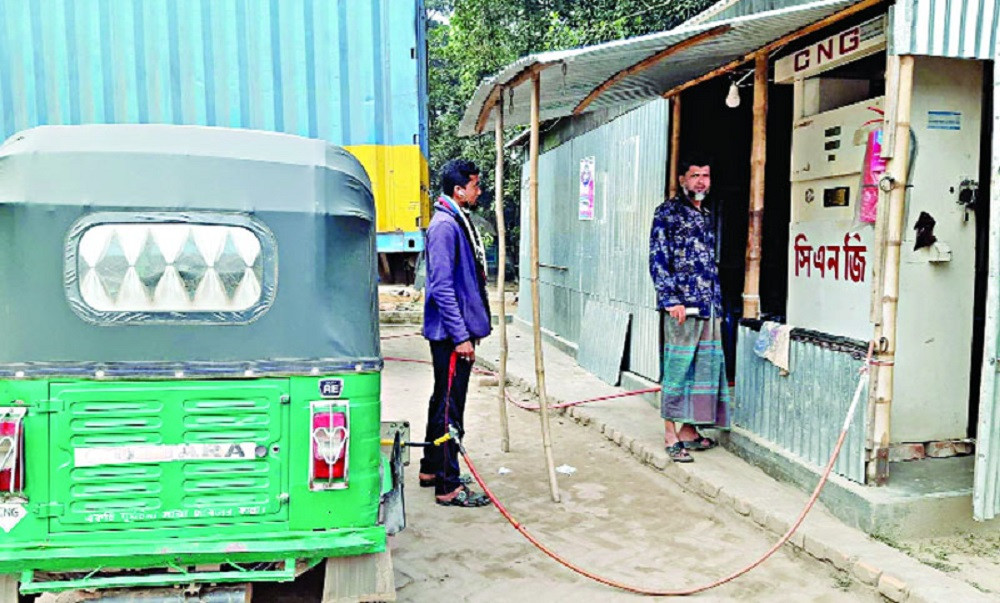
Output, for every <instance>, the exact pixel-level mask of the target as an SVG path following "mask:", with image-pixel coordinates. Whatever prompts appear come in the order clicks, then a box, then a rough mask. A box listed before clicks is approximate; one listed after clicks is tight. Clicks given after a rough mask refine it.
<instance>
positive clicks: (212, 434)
mask: <svg viewBox="0 0 1000 603" xmlns="http://www.w3.org/2000/svg"><path fill="white" fill-rule="evenodd" d="M51 394H52V398H53V400H52V404H53V407H54V408H55V409H56V412H53V413H52V415H51V417H52V418H51V424H50V428H51V433H52V442H53V443H54V444H53V449H52V454H51V456H50V459H51V460H50V463H51V464H50V476H51V477H50V479H51V480H52V481H51V488H52V493H53V501H54V502H55V507H56V511H55V512H54V513H53V515H54V518H53V522H52V530H53V531H54V532H59V531H81V530H107V529H122V528H123V527H126V526H134V527H138V526H141V527H144V528H152V527H166V526H178V525H197V524H201V525H205V524H218V523H230V524H231V523H242V524H246V523H255V522H260V521H275V520H283V519H286V518H287V512H288V506H287V505H285V504H284V501H283V499H282V496H281V493H282V492H287V486H286V484H287V479H288V476H287V467H286V466H285V465H286V463H283V462H282V455H283V454H285V452H284V451H285V450H287V446H286V445H285V443H286V442H285V440H286V434H285V431H286V429H285V427H283V426H284V425H287V420H285V418H284V417H283V416H282V413H283V410H284V409H286V408H287V405H283V404H282V402H283V400H286V399H287V395H288V381H287V380H285V379H261V380H256V381H200V382H199V381H194V382H192V381H189V382H172V383H165V382H162V381H161V382H142V383H136V382H132V383H127V382H118V383H114V382H107V383H102V382H93V381H89V382H79V383H69V384H53V385H52V388H51Z"/></svg>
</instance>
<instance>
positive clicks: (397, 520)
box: [379, 432, 406, 536]
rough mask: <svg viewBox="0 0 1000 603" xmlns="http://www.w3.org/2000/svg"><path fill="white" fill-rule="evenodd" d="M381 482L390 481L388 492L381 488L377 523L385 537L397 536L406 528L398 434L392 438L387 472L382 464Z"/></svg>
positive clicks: (401, 461)
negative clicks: (379, 524)
mask: <svg viewBox="0 0 1000 603" xmlns="http://www.w3.org/2000/svg"><path fill="white" fill-rule="evenodd" d="M383 472H384V473H387V474H388V475H383V481H386V480H391V481H390V483H389V490H388V491H385V488H383V493H382V500H381V502H380V504H379V523H381V524H382V525H384V526H385V533H386V534H387V535H390V536H391V535H393V534H398V533H399V532H401V531H403V529H404V528H406V500H405V498H404V496H403V444H402V442H401V441H400V434H399V433H398V432H397V433H396V434H395V436H394V437H393V442H392V451H391V453H390V455H389V459H388V470H387V471H386V470H385V464H384V463H383Z"/></svg>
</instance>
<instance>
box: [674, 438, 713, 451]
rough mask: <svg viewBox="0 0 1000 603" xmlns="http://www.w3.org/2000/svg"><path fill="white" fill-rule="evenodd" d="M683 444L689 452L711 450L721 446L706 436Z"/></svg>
mask: <svg viewBox="0 0 1000 603" xmlns="http://www.w3.org/2000/svg"><path fill="white" fill-rule="evenodd" d="M683 444H684V447H685V448H687V449H688V450H711V449H712V448H715V447H716V446H718V445H719V443H718V442H716V441H715V440H713V439H712V438H706V437H704V436H701V437H699V438H698V439H697V440H690V441H688V442H683Z"/></svg>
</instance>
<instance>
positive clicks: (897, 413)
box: [776, 57, 983, 442]
mask: <svg viewBox="0 0 1000 603" xmlns="http://www.w3.org/2000/svg"><path fill="white" fill-rule="evenodd" d="M843 64H844V63H843V62H841V63H838V66H839V65H843ZM777 72H778V68H777V67H776V73H777ZM982 78H983V72H982V63H979V62H973V61H964V60H955V59H940V58H930V57H916V58H915V64H914V86H913V101H912V116H911V127H912V131H913V135H914V140H915V146H914V147H913V149H912V157H911V161H912V167H911V178H910V188H909V195H908V198H907V202H906V210H905V224H904V228H903V242H902V250H901V262H900V296H899V306H898V317H897V342H896V373H895V379H894V388H895V395H894V400H893V406H892V428H891V429H892V432H891V438H892V441H893V442H927V441H933V440H946V439H956V438H964V437H965V436H966V428H967V421H968V408H969V374H970V368H971V367H970V364H971V351H972V327H973V324H972V312H973V291H974V280H975V239H976V236H975V232H976V229H975V216H974V213H973V212H972V211H970V210H969V204H970V203H971V202H972V201H974V199H975V196H976V194H977V192H976V190H975V188H976V187H975V180H976V179H977V178H976V175H977V174H978V173H979V153H980V149H979V147H980V132H981V123H980V119H981V115H980V114H981V108H982V86H983V79H982ZM823 80H824V78H823V73H822V72H819V73H818V74H816V75H814V76H813V77H811V78H810V79H806V78H799V79H794V80H793V81H794V85H795V86H796V91H795V99H796V108H795V115H796V121H795V123H794V128H793V134H792V162H791V165H792V168H791V174H790V178H791V185H792V186H791V194H792V199H791V223H790V226H789V228H790V232H789V235H790V236H789V250H788V253H789V264H788V265H789V268H788V276H789V278H788V306H787V315H788V316H787V318H788V324H790V325H792V326H795V327H803V328H808V329H813V330H817V331H822V332H825V333H829V334H831V335H838V336H847V337H852V338H855V339H860V340H863V341H867V340H869V339H871V338H872V336H873V328H874V327H873V325H872V324H871V322H870V310H871V303H872V287H873V285H874V283H873V280H874V279H873V274H874V272H873V269H874V264H875V261H876V259H877V257H876V254H875V248H874V243H875V234H874V227H873V226H872V225H871V224H868V223H864V222H860V221H858V220H857V218H856V216H857V208H858V202H859V200H860V192H861V182H862V169H863V164H864V162H865V149H866V143H867V142H868V137H867V134H868V132H869V131H870V130H871V127H870V125H869V126H865V122H868V121H869V120H873V119H875V120H880V119H881V116H880V115H879V114H878V113H877V112H876V111H875V110H874V109H881V108H882V106H883V104H884V99H883V98H882V97H881V96H878V97H873V98H867V99H861V100H857V101H856V102H852V103H851V104H847V105H844V106H838V105H839V104H840V103H842V102H843V101H844V99H848V100H853V99H857V95H858V94H859V93H860V91H861V90H863V86H861V85H859V84H858V83H857V82H856V81H855V82H850V83H848V82H845V81H843V80H841V79H840V78H829V81H823ZM830 107H835V108H830ZM824 109H828V110H824ZM886 204H887V196H886V195H885V194H881V195H879V202H878V211H883V210H884V209H885V205H886ZM921 213H926V214H927V215H929V216H930V217H931V218H933V221H934V228H933V235H934V237H936V241H935V242H934V243H933V244H930V245H926V246H924V247H922V248H921V249H917V250H915V249H914V244H915V242H916V234H917V231H916V230H915V228H914V227H915V225H916V222H917V220H918V219H920V216H921ZM793 370H794V368H793Z"/></svg>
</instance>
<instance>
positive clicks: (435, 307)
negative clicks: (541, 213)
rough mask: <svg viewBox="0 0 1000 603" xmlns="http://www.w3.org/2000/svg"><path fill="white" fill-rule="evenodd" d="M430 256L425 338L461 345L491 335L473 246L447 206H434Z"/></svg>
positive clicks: (428, 233)
mask: <svg viewBox="0 0 1000 603" xmlns="http://www.w3.org/2000/svg"><path fill="white" fill-rule="evenodd" d="M426 254H427V288H426V299H425V300H424V337H426V338H427V339H429V340H431V341H441V340H443V339H451V340H452V341H454V342H455V343H456V344H459V343H463V342H466V341H469V340H470V339H482V338H483V337H486V336H487V335H489V334H490V331H491V330H492V326H491V324H490V314H489V310H487V308H486V306H485V305H484V303H483V298H482V295H481V294H480V282H479V275H478V274H477V272H478V270H477V269H476V260H475V255H474V252H473V250H472V244H471V243H470V242H469V240H468V238H467V237H466V236H465V232H464V231H463V229H462V226H461V225H460V224H459V223H458V221H457V218H456V217H455V213H454V210H453V209H452V208H451V207H449V206H448V205H447V204H444V203H436V204H435V205H434V217H433V218H431V225H430V227H429V228H428V229H427V251H426Z"/></svg>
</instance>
